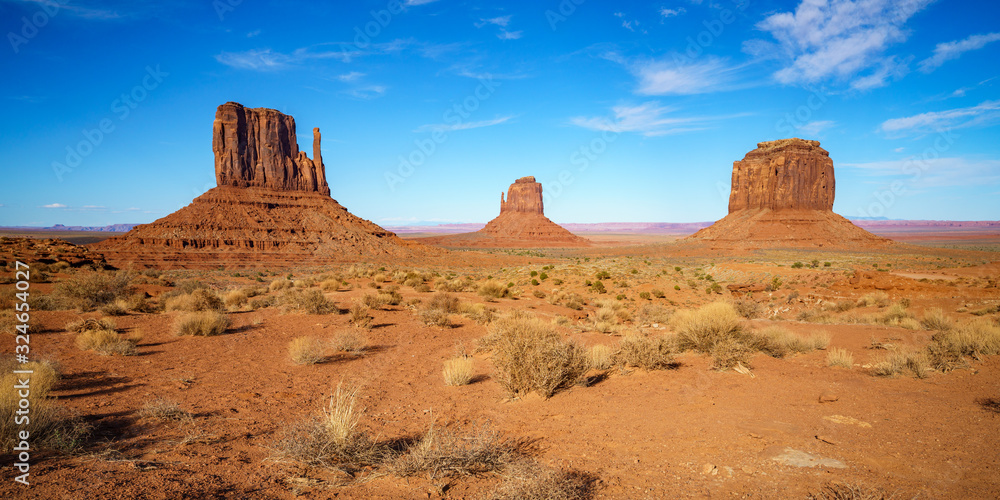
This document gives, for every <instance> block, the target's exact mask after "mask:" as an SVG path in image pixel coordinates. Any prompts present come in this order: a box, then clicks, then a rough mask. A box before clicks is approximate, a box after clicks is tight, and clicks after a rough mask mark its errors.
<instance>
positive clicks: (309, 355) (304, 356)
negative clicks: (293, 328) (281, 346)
mask: <svg viewBox="0 0 1000 500" xmlns="http://www.w3.org/2000/svg"><path fill="white" fill-rule="evenodd" d="M325 347H326V346H325V344H324V343H323V342H321V341H320V340H319V339H317V338H315V337H296V338H294V339H292V341H291V342H289V343H288V357H289V358H291V360H292V362H293V363H295V364H297V365H315V364H317V363H321V362H323V361H324V360H326V355H325V353H324V351H325Z"/></svg>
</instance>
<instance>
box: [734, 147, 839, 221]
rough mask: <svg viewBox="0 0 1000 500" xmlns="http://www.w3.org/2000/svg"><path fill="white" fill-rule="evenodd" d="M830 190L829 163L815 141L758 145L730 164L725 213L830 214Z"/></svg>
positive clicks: (831, 166)
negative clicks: (801, 211)
mask: <svg viewBox="0 0 1000 500" xmlns="http://www.w3.org/2000/svg"><path fill="white" fill-rule="evenodd" d="M834 188H835V182H834V178H833V160H831V159H830V153H828V152H827V151H826V150H825V149H823V148H821V147H819V141H807V140H803V139H797V138H793V139H782V140H778V141H770V142H760V143H757V149H755V150H753V151H750V152H749V153H747V154H746V156H745V157H744V158H743V160H741V161H736V162H733V185H732V191H731V192H730V195H729V213H733V212H735V211H737V210H745V209H758V208H769V209H772V210H781V209H806V210H832V209H833V196H834Z"/></svg>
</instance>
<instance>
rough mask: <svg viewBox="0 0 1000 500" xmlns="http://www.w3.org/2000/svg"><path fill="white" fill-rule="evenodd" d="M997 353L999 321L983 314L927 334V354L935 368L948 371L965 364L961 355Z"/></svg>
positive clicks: (998, 349)
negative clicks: (928, 336) (931, 334)
mask: <svg viewBox="0 0 1000 500" xmlns="http://www.w3.org/2000/svg"><path fill="white" fill-rule="evenodd" d="M993 354H1000V325H997V324H996V323H994V322H992V321H990V320H989V319H987V318H976V319H974V320H972V321H967V322H965V323H962V324H960V325H958V326H956V327H954V328H952V329H951V330H948V331H941V332H937V333H935V334H934V336H933V337H931V343H930V344H929V345H928V346H927V357H928V358H929V360H930V364H931V365H932V366H933V367H934V368H935V369H937V370H940V371H945V372H947V371H950V370H953V369H955V368H960V367H963V366H965V365H966V364H967V363H966V361H965V359H964V358H965V357H970V358H972V359H975V360H981V359H982V357H983V356H988V355H993Z"/></svg>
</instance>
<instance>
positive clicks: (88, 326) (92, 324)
mask: <svg viewBox="0 0 1000 500" xmlns="http://www.w3.org/2000/svg"><path fill="white" fill-rule="evenodd" d="M65 328H66V331H68V332H76V333H80V332H82V331H84V330H96V329H105V330H117V329H118V326H117V325H116V324H115V322H114V320H112V319H108V318H100V319H93V318H87V319H78V320H75V321H70V322H69V323H66V326H65Z"/></svg>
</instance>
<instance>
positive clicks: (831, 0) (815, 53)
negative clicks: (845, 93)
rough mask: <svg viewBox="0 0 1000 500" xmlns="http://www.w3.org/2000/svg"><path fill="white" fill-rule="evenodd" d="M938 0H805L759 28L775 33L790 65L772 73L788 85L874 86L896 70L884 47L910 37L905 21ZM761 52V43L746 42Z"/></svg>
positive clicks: (775, 47) (776, 50)
mask: <svg viewBox="0 0 1000 500" xmlns="http://www.w3.org/2000/svg"><path fill="white" fill-rule="evenodd" d="M933 1H934V0H853V1H852V0H803V1H802V2H801V3H800V4H799V6H798V7H797V8H796V9H795V12H782V13H778V14H773V15H771V16H769V17H767V18H766V19H764V20H763V21H761V22H760V23H758V24H757V27H758V28H759V29H761V30H764V31H767V32H769V33H771V36H773V37H774V39H775V40H777V44H771V45H772V50H773V51H774V53H777V54H780V55H781V57H782V59H784V60H786V61H787V63H786V66H785V67H784V68H782V69H780V70H778V71H777V72H776V73H775V74H774V77H775V79H776V80H778V81H779V82H781V83H784V84H794V85H802V84H814V83H819V82H822V81H825V80H834V81H838V82H843V81H850V80H853V79H854V77H855V76H856V75H858V74H859V73H861V72H864V71H865V70H867V69H872V68H874V70H873V71H874V72H873V74H871V75H869V76H866V77H862V78H861V81H860V82H858V83H856V84H855V85H854V87H855V88H856V89H865V88H874V87H878V86H881V85H884V84H885V80H886V78H887V77H888V76H890V75H892V74H898V73H899V72H900V68H899V67H898V65H899V64H900V63H899V62H898V61H888V62H887V60H888V59H890V58H888V57H886V56H885V55H884V52H885V51H886V49H887V48H888V47H889V46H890V45H892V44H894V43H898V42H902V41H904V40H905V39H906V35H907V33H906V31H905V30H904V29H903V25H904V24H906V22H907V21H908V20H909V19H910V17H912V16H913V15H914V14H915V13H917V12H919V11H920V10H921V9H923V8H924V7H926V6H927V5H929V4H930V3H932V2H933ZM744 47H745V48H746V49H753V50H752V52H756V53H761V52H762V49H763V48H764V45H763V44H762V43H760V41H751V42H748V43H746V44H744Z"/></svg>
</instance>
